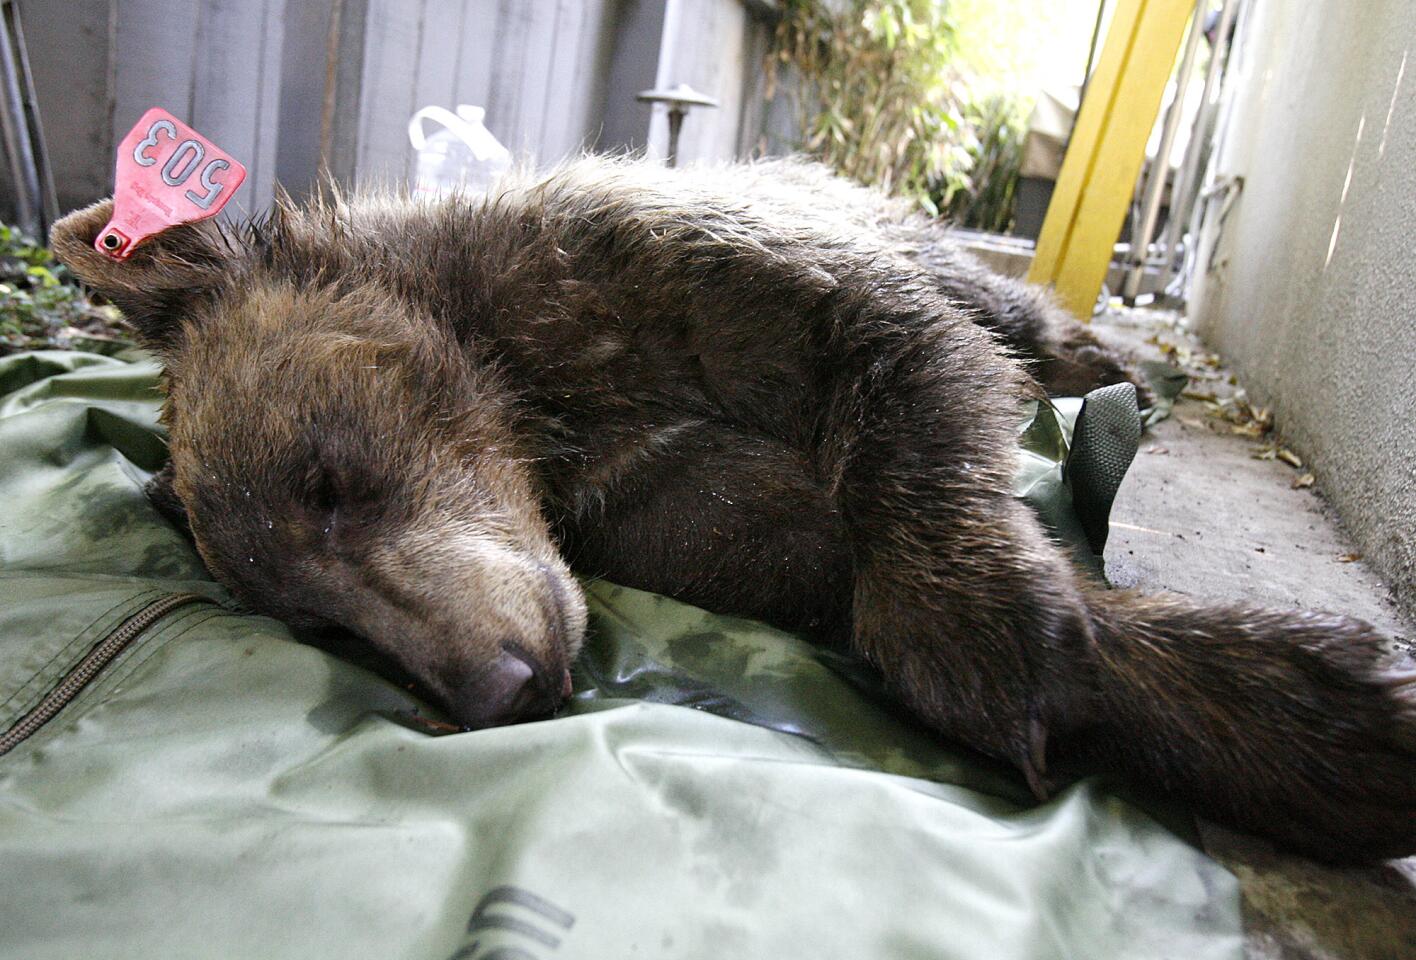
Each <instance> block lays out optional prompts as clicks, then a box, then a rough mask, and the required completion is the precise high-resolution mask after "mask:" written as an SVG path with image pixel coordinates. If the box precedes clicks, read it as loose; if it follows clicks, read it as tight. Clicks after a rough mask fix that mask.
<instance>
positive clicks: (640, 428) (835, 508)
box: [53, 158, 1416, 860]
mask: <svg viewBox="0 0 1416 960" xmlns="http://www.w3.org/2000/svg"><path fill="white" fill-rule="evenodd" d="M109 213H110V205H109V204H108V203H107V202H105V203H101V204H98V205H96V206H94V207H91V208H89V209H88V210H84V211H81V212H78V213H75V214H73V215H71V216H70V217H68V218H67V219H66V220H64V221H63V222H62V223H60V224H59V225H58V226H56V228H55V230H54V235H53V243H54V246H55V250H56V252H57V253H58V255H59V257H60V258H61V259H62V260H63V261H64V262H65V263H67V264H68V265H69V266H70V267H71V268H72V269H73V270H74V271H75V272H76V273H77V274H78V275H79V276H80V277H81V278H82V279H83V280H85V281H86V282H88V283H89V284H92V285H93V286H94V287H96V288H97V289H98V290H99V291H101V292H102V293H104V294H105V295H107V296H108V297H110V298H111V299H112V300H113V301H114V302H115V303H116V304H117V305H118V306H119V307H120V308H121V309H122V310H123V311H124V313H125V314H126V316H127V317H128V319H129V321H130V322H131V323H132V324H133V325H134V326H135V327H136V329H137V330H138V331H139V333H140V334H141V337H142V339H143V341H144V342H145V343H146V344H147V345H148V346H149V347H150V348H152V349H153V350H155V351H156V352H157V353H158V354H159V355H160V356H161V358H162V359H163V361H164V363H165V368H166V390H167V402H166V407H165V418H166V422H167V424H168V426H169V428H170V433H171V455H172V460H171V464H170V466H169V467H168V468H167V470H165V471H164V472H163V474H162V475H160V476H159V478H158V481H157V483H156V484H155V486H154V490H153V495H154V497H155V499H156V500H157V501H158V502H159V503H161V504H165V505H166V507H167V509H168V510H169V511H170V512H172V513H173V514H174V515H181V516H184V517H185V521H186V522H188V523H189V524H190V532H191V534H192V536H193V538H194V539H195V542H196V544H197V546H198V548H199V549H200V551H201V554H202V556H203V557H204V558H205V560H206V562H207V564H208V565H209V567H210V568H211V571H212V573H213V574H214V575H215V576H216V577H217V578H218V579H220V580H221V581H222V582H224V583H225V584H226V585H228V586H229V587H230V588H231V589H232V590H233V591H234V592H235V593H236V594H237V595H238V596H240V597H241V598H243V599H244V600H245V601H246V602H247V603H249V605H250V606H251V607H252V608H254V609H255V610H258V611H261V612H263V613H267V614H270V615H272V616H275V617H278V618H281V619H283V620H285V621H287V622H288V623H290V624H292V625H294V626H296V627H308V628H322V627H336V628H339V629H342V630H346V631H350V632H352V633H353V634H356V635H358V636H359V637H362V638H364V639H365V640H366V641H367V642H368V643H370V644H371V645H372V646H373V647H375V648H376V649H378V650H380V651H382V652H383V653H384V654H386V655H387V656H389V657H391V658H392V659H393V660H394V661H395V662H396V663H397V664H398V665H399V666H400V667H401V668H402V669H404V670H406V671H407V672H408V673H409V674H411V675H412V676H413V677H415V678H416V679H417V680H418V682H419V683H420V684H421V685H422V686H423V688H424V689H425V690H426V692H427V693H428V695H429V696H431V697H433V698H434V699H436V700H437V701H438V702H439V703H440V704H441V705H442V706H443V707H444V708H445V709H446V710H447V711H448V713H449V714H450V715H451V716H452V717H454V718H455V719H456V720H457V721H458V722H460V723H461V724H464V725H466V726H468V727H478V726H485V725H489V724H500V723H507V722H512V721H515V720H519V719H527V718H533V717H539V716H545V715H548V714H550V713H552V712H553V711H554V710H555V709H556V707H557V706H558V705H559V704H560V702H561V701H562V700H563V698H564V696H565V695H566V692H567V690H568V684H569V674H568V672H567V671H568V668H569V665H570V663H571V661H572V660H573V658H574V657H575V655H576V651H577V649H578V647H579V645H580V643H581V638H582V634H583V632H584V628H585V604H584V599H583V596H582V594H581V590H580V587H579V586H578V584H577V581H576V580H575V579H574V578H573V577H572V575H571V572H570V571H571V569H572V568H574V569H577V570H579V571H581V572H583V573H585V574H588V575H591V576H604V577H608V578H611V579H613V580H616V581H618V582H620V583H624V584H628V585H632V586H636V587H642V588H644V589H648V590H654V591H658V592H661V593H665V594H669V595H672V596H675V597H679V598H681V599H683V600H686V601H688V602H691V603H695V604H698V605H700V606H703V607H706V608H708V609H710V610H714V611H719V612H723V613H731V614H737V615H742V616H749V617H756V618H760V619H762V620H766V621H768V622H770V623H773V624H776V625H778V626H781V627H784V628H788V629H792V630H799V631H803V632H806V633H808V634H811V635H814V636H816V637H819V638H822V639H824V640H828V641H835V642H840V643H844V644H848V645H849V646H850V647H851V649H853V650H854V651H855V652H856V653H857V654H859V655H860V656H861V657H863V658H865V659H866V660H868V661H869V662H870V663H872V664H873V665H874V666H875V667H876V668H878V670H879V671H880V672H881V674H882V675H883V677H884V679H885V681H886V682H887V684H888V686H889V687H890V689H891V690H892V691H893V692H894V694H895V695H896V696H898V697H899V699H900V700H901V701H902V702H903V703H904V704H905V705H906V706H907V707H908V708H909V709H911V710H912V711H913V712H914V713H915V714H916V715H917V716H918V717H919V718H920V719H921V720H923V721H924V722H925V723H927V724H929V725H930V726H932V727H933V728H934V729H936V730H937V731H939V733H941V734H943V735H945V736H948V737H952V738H956V739H957V740H960V741H962V742H964V743H966V744H969V745H971V746H973V747H975V748H977V749H979V750H982V751H984V752H986V753H989V754H992V755H994V756H997V757H1000V758H1003V759H1005V760H1007V761H1010V762H1012V763H1014V764H1016V765H1017V767H1018V768H1019V769H1020V770H1021V771H1022V772H1023V774H1024V776H1025V777H1026V778H1027V781H1028V783H1029V784H1030V785H1031V786H1032V787H1033V789H1034V790H1035V791H1036V792H1037V793H1038V794H1039V795H1043V794H1044V793H1045V792H1046V790H1047V789H1048V785H1049V784H1048V779H1047V767H1048V764H1049V761H1053V762H1056V761H1057V760H1059V759H1069V760H1070V759H1074V758H1075V759H1078V760H1082V761H1085V762H1088V763H1095V764H1105V765H1108V766H1115V767H1119V768H1121V769H1122V770H1124V771H1127V772H1129V774H1130V775H1131V776H1133V777H1135V778H1137V779H1139V780H1141V781H1144V782H1145V783H1147V784H1149V785H1151V786H1153V787H1155V788H1158V789H1160V790H1162V791H1166V792H1168V793H1170V794H1172V795H1175V796H1178V797H1181V798H1184V799H1185V800H1187V801H1189V802H1190V803H1192V804H1193V805H1194V806H1195V807H1197V808H1198V809H1199V810H1201V811H1203V812H1205V813H1207V814H1209V815H1211V816H1213V817H1215V818H1218V819H1222V820H1224V821H1227V822H1230V823H1233V824H1237V825H1239V826H1241V827H1246V828H1249V829H1252V830H1254V831H1257V832H1260V833H1264V834H1267V835H1269V836H1271V837H1273V838H1275V839H1277V840H1279V841H1280V842H1282V843H1284V844H1286V845H1288V846H1290V847H1292V848H1294V849H1297V850H1302V851H1307V852H1310V853H1312V854H1315V855H1318V856H1321V857H1325V858H1329V859H1333V860H1370V859H1374V858H1381V857H1390V856H1397V855H1404V854H1409V853H1411V852H1413V851H1416V683H1413V680H1416V675H1413V674H1410V673H1405V674H1402V673H1395V672H1392V671H1389V670H1386V669H1384V668H1383V666H1382V656H1383V646H1382V641H1381V638H1380V637H1379V636H1377V635H1376V634H1375V633H1374V632H1373V631H1372V630H1371V629H1370V628H1369V627H1368V626H1367V625H1366V624H1363V623H1360V622H1356V621H1353V620H1348V619H1344V618H1341V617H1336V616H1327V615H1322V614H1315V613H1292V612H1274V611H1266V610H1260V609H1253V608H1248V607H1243V606H1223V607H1220V606H1204V605H1201V604H1197V603H1194V602H1191V601H1189V600H1186V599H1183V598H1180V597H1162V598H1143V597H1138V596H1136V595H1134V594H1131V593H1126V592H1119V591H1118V592H1112V591H1108V590H1105V589H1101V588H1099V587H1097V586H1095V585H1092V584H1090V583H1089V582H1086V581H1085V580H1083V579H1082V578H1081V577H1080V576H1079V575H1078V574H1077V573H1076V572H1075V571H1074V570H1073V568H1072V567H1071V565H1070V564H1069V562H1068V560H1067V559H1066V557H1065V556H1064V554H1063V552H1062V551H1061V549H1060V548H1059V547H1058V546H1056V545H1055V544H1054V543H1052V542H1051V541H1050V540H1049V539H1048V537H1047V536H1046V535H1045V533H1044V532H1043V530H1042V528H1041V527H1040V526H1039V523H1038V521H1037V520H1036V519H1035V518H1034V516H1033V515H1032V514H1031V513H1030V512H1029V510H1028V508H1027V507H1026V506H1025V505H1023V504H1022V503H1021V502H1019V501H1017V500H1016V499H1014V497H1013V496H1012V493H1011V481H1012V475H1013V471H1014V464H1015V457H1016V448H1015V428H1016V424H1017V418H1018V406H1017V400H1018V398H1019V396H1020V395H1022V394H1024V393H1026V392H1027V390H1028V389H1029V381H1028V378H1027V376H1026V375H1025V374H1024V372H1023V367H1022V366H1020V365H1019V363H1018V362H1016V361H1015V360H1014V359H1012V358H1011V357H1010V356H1009V349H1005V348H1011V352H1012V353H1015V354H1018V355H1021V356H1023V357H1024V358H1031V359H1032V360H1033V361H1035V364H1036V369H1037V370H1038V373H1039V376H1040V379H1042V380H1043V381H1044V383H1046V384H1049V385H1051V386H1053V387H1054V388H1065V389H1074V388H1076V387H1077V386H1079V383H1078V381H1080V380H1086V381H1088V385H1090V381H1097V380H1100V381H1105V380H1115V379H1121V378H1124V376H1125V371H1124V370H1123V369H1122V367H1121V365H1120V364H1119V363H1117V362H1116V361H1115V360H1114V359H1112V358H1111V357H1110V356H1109V355H1107V354H1106V352H1105V351H1104V350H1102V349H1101V348H1100V347H1099V346H1098V345H1096V344H1095V343H1094V342H1092V341H1091V338H1090V337H1089V336H1087V335H1086V333H1085V331H1084V330H1082V328H1080V327H1079V326H1078V325H1076V324H1075V322H1074V321H1071V320H1069V319H1065V318H1062V317H1061V316H1060V314H1058V313H1057V312H1056V311H1055V309H1054V308H1052V307H1050V306H1049V305H1048V303H1047V302H1046V300H1045V298H1043V297H1042V296H1041V295H1040V294H1037V293H1034V292H1032V291H1030V290H1028V289H1027V288H1025V287H1023V286H1021V285H1019V284H1015V283H1013V282H1010V281H1004V280H1001V279H999V278H995V277H992V276H991V275H989V274H987V272H986V271H983V270H982V269H981V268H979V267H977V265H976V264H971V263H969V262H968V261H966V260H965V259H963V258H962V257H961V256H960V255H958V254H957V253H953V252H950V251H949V249H948V248H947V246H944V245H941V244H940V242H939V237H938V235H937V233H936V232H935V231H934V229H933V228H932V227H931V226H929V225H928V224H925V223H923V222H922V221H918V220H913V219H911V218H910V217H908V216H905V215H903V214H902V213H901V212H900V211H899V210H898V208H894V207H891V206H890V205H889V204H887V203H885V202H884V201H882V200H880V199H878V198H876V197H875V196H874V195H873V194H871V193H869V192H866V191H863V190H859V189H856V188H853V187H850V186H848V185H846V184H843V183H841V182H839V181H837V180H834V179H832V178H830V177H829V176H827V175H825V174H823V173H821V172H820V171H818V170H817V169H816V168H813V167H810V166H807V165H803V164H791V163H776V164H768V165H761V166H746V167H726V168H721V169H694V170H692V171H680V172H675V171H670V170H664V169H661V168H658V167H655V166H650V165H647V164H643V163H636V162H629V161H609V160H602V159H594V158H586V159H582V160H579V161H576V162H573V163H569V164H567V165H564V166H562V167H560V168H558V169H556V170H555V171H553V172H551V173H549V174H547V175H544V176H541V177H532V176H526V177H523V178H515V179H512V180H509V181H508V182H506V183H505V184H504V185H503V186H502V187H501V188H499V190H498V192H497V193H496V194H495V195H494V196H492V197H490V198H488V199H478V198H452V199H448V200H444V201H440V202H436V203H414V202H410V201H408V200H406V199H399V198H393V197H388V196H379V195H365V196H352V197H343V196H339V195H337V194H332V195H330V196H328V197H326V198H324V199H321V200H317V201H315V202H312V203H310V204H308V205H306V206H296V205H294V204H290V203H285V204H280V205H278V207H277V209H276V210H275V211H274V212H273V213H272V214H271V216H270V217H269V219H267V220H265V221H263V222H259V223H255V224H252V225H249V226H248V227H246V228H243V229H237V228H231V227H221V226H218V225H216V224H214V223H212V222H206V223H202V224H196V225H188V226H182V227H178V228H175V229H172V230H170V231H168V232H166V233H164V234H162V235H160V236H158V237H155V238H153V239H152V240H150V241H148V242H146V243H144V244H143V245H141V246H140V247H139V248H138V249H137V250H136V252H135V253H134V254H133V256H132V259H131V260H129V261H126V262H113V261H111V260H109V259H107V258H106V257H104V256H103V255H101V254H99V253H97V252H96V251H95V250H94V249H93V246H92V244H93V240H94V237H95V235H96V233H97V232H98V231H99V229H100V228H101V227H102V226H103V225H104V223H105V222H106V221H107V219H108V216H109ZM975 321H977V322H975ZM985 328H991V329H992V330H993V331H994V333H990V332H989V330H988V329H985ZM1000 341H1001V344H1000Z"/></svg>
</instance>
